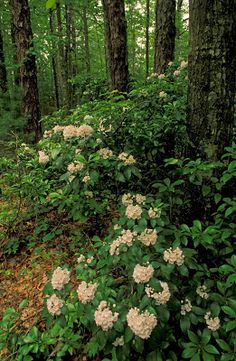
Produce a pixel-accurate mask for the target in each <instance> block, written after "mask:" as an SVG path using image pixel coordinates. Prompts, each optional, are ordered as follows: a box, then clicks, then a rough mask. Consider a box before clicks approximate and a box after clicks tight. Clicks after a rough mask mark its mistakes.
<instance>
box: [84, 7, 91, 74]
mask: <svg viewBox="0 0 236 361" xmlns="http://www.w3.org/2000/svg"><path fill="white" fill-rule="evenodd" d="M83 25H84V53H85V64H86V71H87V74H89V73H90V50H89V32H88V17H87V2H86V4H85V5H84V6H83Z"/></svg>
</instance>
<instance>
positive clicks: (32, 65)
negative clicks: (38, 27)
mask: <svg viewBox="0 0 236 361" xmlns="http://www.w3.org/2000/svg"><path fill="white" fill-rule="evenodd" d="M10 6H11V12H12V31H13V37H14V43H15V44H16V49H17V61H18V63H19V64H20V81H21V87H22V91H23V94H22V112H23V114H24V116H25V118H26V121H27V125H26V132H27V133H31V132H33V133H34V134H35V137H34V138H35V141H38V140H39V139H40V137H41V135H42V129H41V123H40V106H39V95H38V85H37V68H36V58H35V55H34V52H33V43H32V40H33V34H32V28H31V20H30V9H29V4H28V0H10Z"/></svg>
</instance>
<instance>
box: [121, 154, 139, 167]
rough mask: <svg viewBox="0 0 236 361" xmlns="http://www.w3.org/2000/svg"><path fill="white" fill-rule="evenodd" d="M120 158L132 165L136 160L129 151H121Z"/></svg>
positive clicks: (126, 163)
mask: <svg viewBox="0 0 236 361" xmlns="http://www.w3.org/2000/svg"><path fill="white" fill-rule="evenodd" d="M118 159H119V160H121V161H122V162H124V163H125V165H131V164H135V163H136V160H135V159H134V157H133V156H132V155H129V154H128V153H125V152H123V153H120V154H119V155H118Z"/></svg>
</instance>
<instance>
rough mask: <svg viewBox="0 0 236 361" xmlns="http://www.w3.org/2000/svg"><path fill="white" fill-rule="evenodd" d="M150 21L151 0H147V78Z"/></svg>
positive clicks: (147, 73)
mask: <svg viewBox="0 0 236 361" xmlns="http://www.w3.org/2000/svg"><path fill="white" fill-rule="evenodd" d="M149 23H150V0H146V78H147V77H148V75H149Z"/></svg>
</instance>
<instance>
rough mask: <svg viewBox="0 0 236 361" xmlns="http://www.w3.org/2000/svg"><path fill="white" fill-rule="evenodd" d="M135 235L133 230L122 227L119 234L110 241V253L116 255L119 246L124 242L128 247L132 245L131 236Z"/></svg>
mask: <svg viewBox="0 0 236 361" xmlns="http://www.w3.org/2000/svg"><path fill="white" fill-rule="evenodd" d="M135 236H136V233H135V232H131V231H130V230H129V229H127V230H125V229H123V231H122V232H121V235H120V236H119V237H118V238H117V239H116V240H115V241H113V242H112V243H111V245H110V250H109V252H110V255H111V256H113V255H114V254H116V255H117V256H118V255H119V247H120V246H121V245H122V244H126V245H127V246H128V247H130V246H132V244H133V238H134V237H135Z"/></svg>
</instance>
